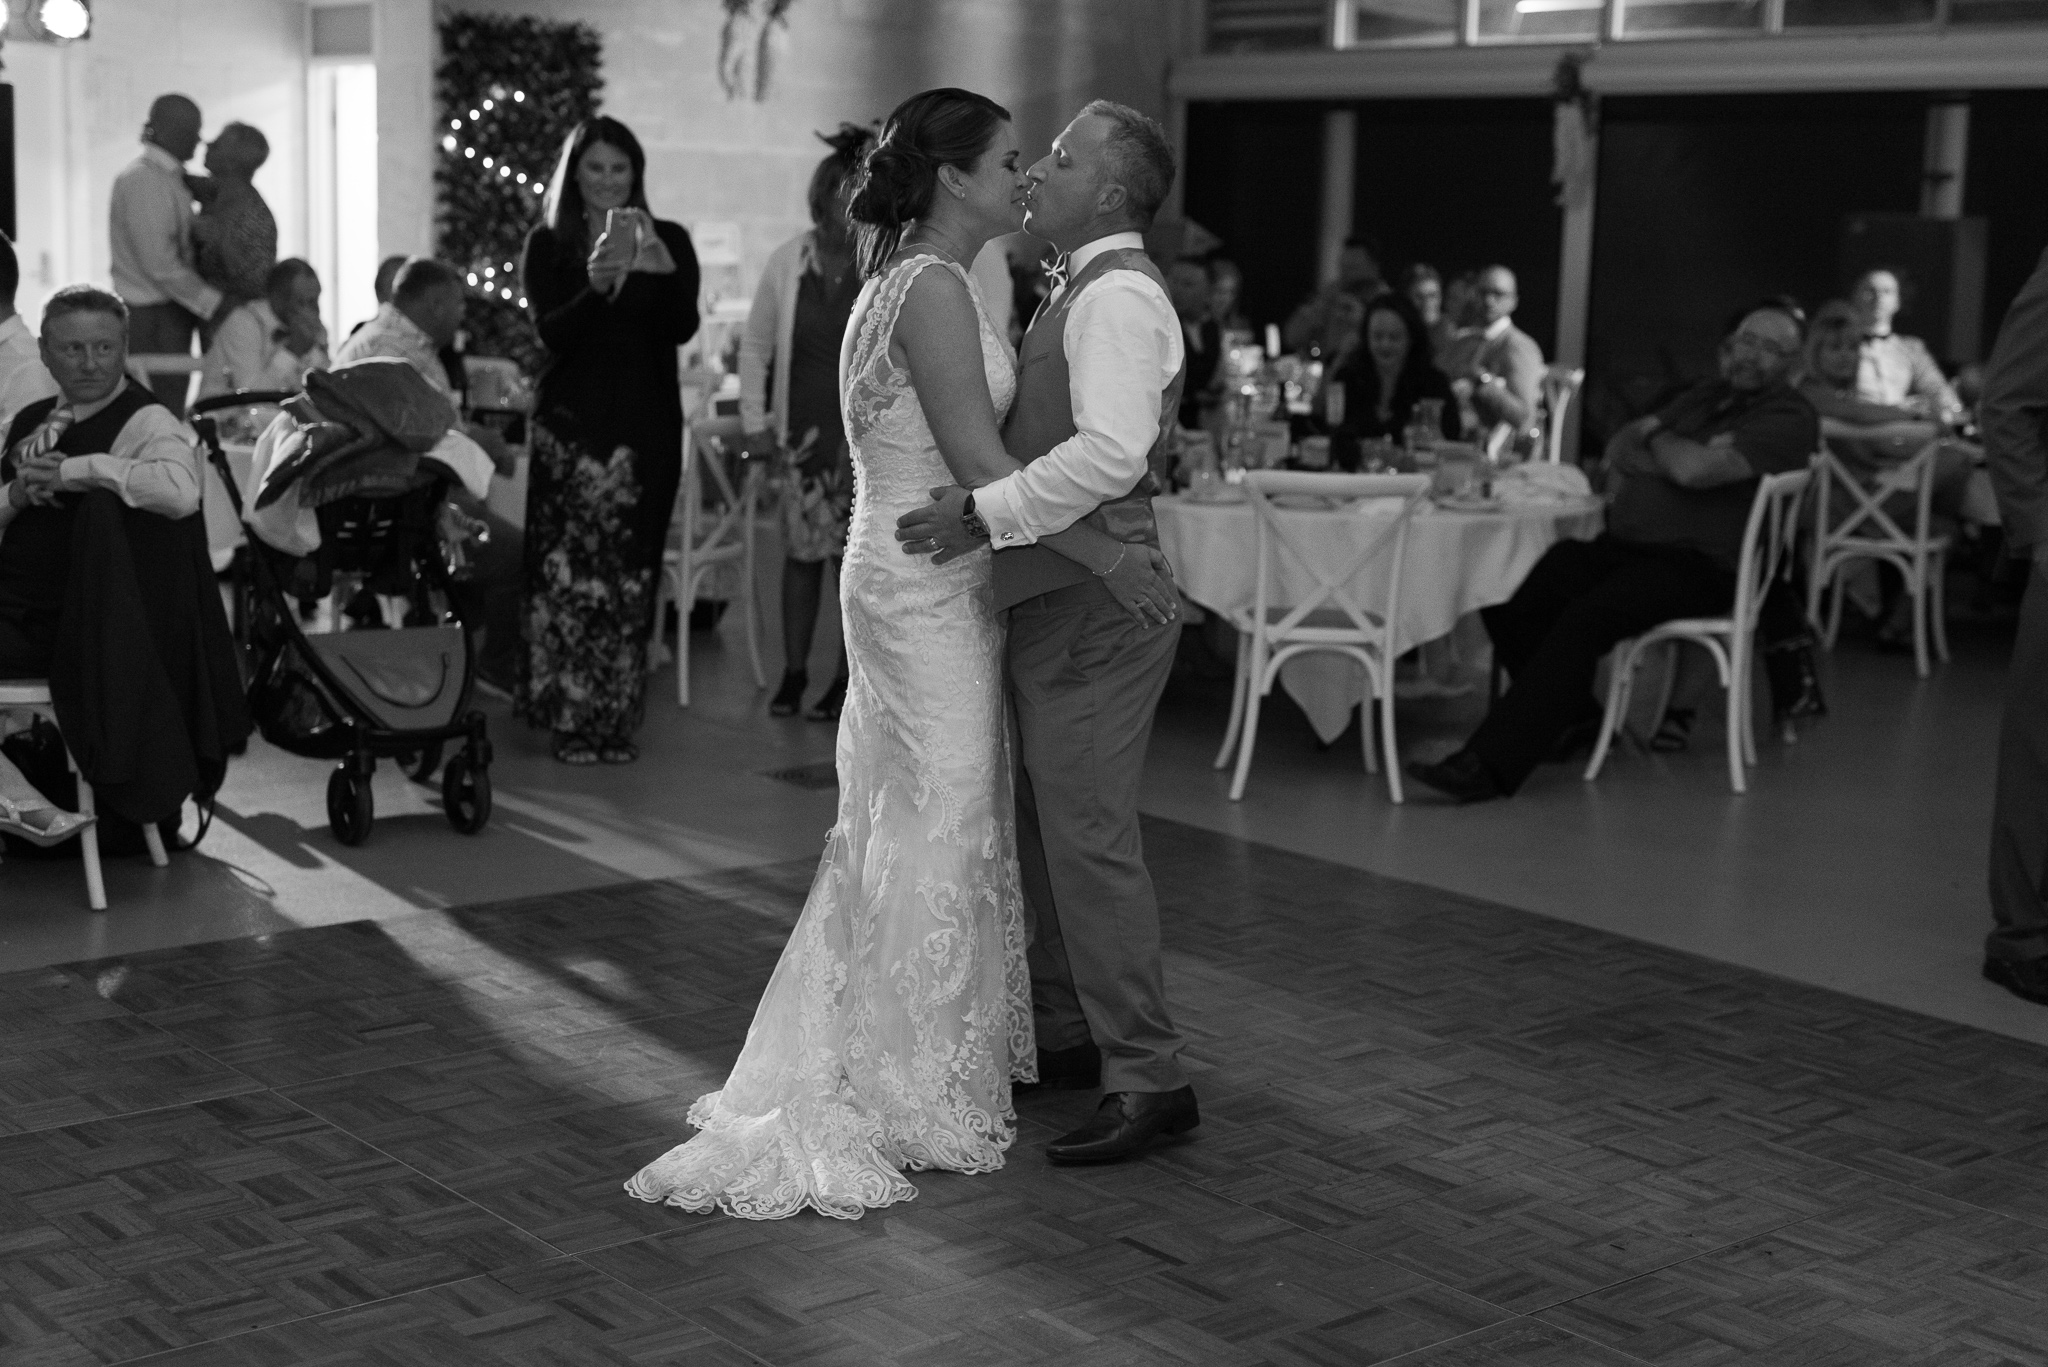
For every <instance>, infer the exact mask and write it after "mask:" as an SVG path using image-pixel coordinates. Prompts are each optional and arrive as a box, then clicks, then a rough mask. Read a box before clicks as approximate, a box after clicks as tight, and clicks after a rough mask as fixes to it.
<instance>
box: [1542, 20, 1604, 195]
mask: <svg viewBox="0 0 2048 1367" xmlns="http://www.w3.org/2000/svg"><path fill="white" fill-rule="evenodd" d="M1591 55H1592V54H1591V53H1585V52H1567V53H1566V54H1565V55H1564V56H1562V57H1560V58H1558V59H1557V70H1556V71H1555V72H1554V73H1553V74H1552V76H1551V78H1550V92H1551V93H1550V98H1551V109H1552V114H1551V130H1550V131H1551V161H1550V183H1551V184H1552V185H1554V186H1555V187H1556V188H1557V195H1556V203H1557V204H1559V205H1560V206H1562V207H1564V208H1566V209H1576V208H1581V207H1583V206H1584V205H1586V204H1587V203H1589V202H1591V200H1592V197H1593V180H1594V177H1595V176H1596V175H1597V174H1598V173H1599V169H1600V168H1599V159H1600V157H1599V128H1600V97H1599V96H1598V95H1596V94H1594V93H1593V92H1592V91H1590V90H1588V89H1587V88H1586V80H1585V66H1586V60H1587V58H1588V57H1590V56H1591Z"/></svg>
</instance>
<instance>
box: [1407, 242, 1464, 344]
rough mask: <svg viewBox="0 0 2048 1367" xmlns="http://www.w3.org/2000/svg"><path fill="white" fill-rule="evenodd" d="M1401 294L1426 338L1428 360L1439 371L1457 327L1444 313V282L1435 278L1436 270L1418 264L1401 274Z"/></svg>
mask: <svg viewBox="0 0 2048 1367" xmlns="http://www.w3.org/2000/svg"><path fill="white" fill-rule="evenodd" d="M1401 293H1402V294H1403V295H1405V296H1407V299H1408V302H1409V303H1411V304H1413V305H1415V312H1416V314H1417V315H1418V316H1419V317H1420V318H1421V319H1422V326H1423V330H1424V331H1425V332H1426V333H1427V335H1428V337H1429V359H1430V361H1431V363H1433V364H1434V365H1436V366H1437V367H1438V368H1441V367H1442V366H1443V363H1444V355H1445V353H1446V352H1447V351H1448V350H1449V349H1450V345H1451V343H1452V342H1454V341H1456V340H1457V337H1458V325H1457V323H1456V322H1455V321H1453V320H1452V319H1451V317H1450V315H1448V314H1447V313H1445V312H1444V278H1443V277H1442V276H1441V275H1438V274H1437V270H1436V267H1434V266H1432V265H1430V264H1429V263H1428V262H1426V261H1418V262H1416V263H1415V264H1414V265H1412V266H1410V267H1409V268H1408V269H1407V270H1406V271H1404V272H1402V274H1401Z"/></svg>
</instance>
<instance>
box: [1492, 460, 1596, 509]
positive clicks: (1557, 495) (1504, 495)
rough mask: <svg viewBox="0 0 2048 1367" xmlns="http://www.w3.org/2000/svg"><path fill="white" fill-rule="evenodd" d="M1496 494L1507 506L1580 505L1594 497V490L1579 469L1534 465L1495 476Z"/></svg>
mask: <svg viewBox="0 0 2048 1367" xmlns="http://www.w3.org/2000/svg"><path fill="white" fill-rule="evenodd" d="M1493 493H1494V497H1496V498H1498V499H1499V500H1500V501H1501V502H1503V503H1577V502H1579V501H1580V500H1581V499H1587V498H1591V497H1592V495H1593V486H1592V485H1590V484H1588V483H1587V482H1586V472H1585V471H1583V470H1581V469H1580V468H1579V467H1578V466H1576V465H1552V464H1551V463H1550V462H1549V461H1530V462H1528V463H1527V464H1524V465H1514V466H1510V467H1508V468H1507V469H1505V470H1503V471H1501V472H1500V473H1499V474H1498V475H1496V476H1494V480H1493Z"/></svg>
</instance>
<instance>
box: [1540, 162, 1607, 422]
mask: <svg viewBox="0 0 2048 1367" xmlns="http://www.w3.org/2000/svg"><path fill="white" fill-rule="evenodd" d="M1586 161H1587V165H1588V167H1589V168H1590V171H1589V174H1587V176H1586V177H1585V179H1584V181H1583V183H1582V184H1581V185H1579V186H1578V187H1577V190H1576V193H1569V194H1567V195H1566V196H1565V202H1564V225H1563V234H1562V239H1563V240H1562V242H1561V243H1560V245H1559V249H1558V265H1557V354H1556V355H1555V356H1553V357H1551V360H1552V361H1554V362H1555V363H1557V364H1558V365H1567V366H1583V365H1585V364H1586V317H1587V314H1588V313H1589V311H1590V310H1591V308H1592V302H1593V221H1594V207H1595V205H1596V203H1597V201H1598V197H1599V185H1600V176H1599V170H1598V168H1599V165H1600V134H1599V132H1598V131H1597V125H1595V131H1594V132H1593V133H1592V134H1591V135H1590V136H1589V137H1588V138H1587V140H1586ZM1585 408H1586V403H1585V394H1584V391H1583V388H1582V389H1581V392H1580V394H1579V397H1578V398H1576V399H1574V400H1573V401H1572V403H1571V405H1570V410H1569V411H1568V412H1567V413H1566V415H1565V422H1564V441H1563V450H1564V458H1565V459H1566V460H1568V461H1576V460H1577V459H1578V454H1579V419H1580V416H1581V415H1582V414H1583V413H1584V412H1585Z"/></svg>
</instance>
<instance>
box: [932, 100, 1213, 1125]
mask: <svg viewBox="0 0 2048 1367" xmlns="http://www.w3.org/2000/svg"><path fill="white" fill-rule="evenodd" d="M1027 174H1028V176H1029V178H1030V180H1031V182H1032V188H1031V190H1030V192H1029V194H1028V197H1027V198H1026V200H1025V214H1024V226H1025V229H1026V230H1027V231H1029V232H1031V233H1032V234H1034V235H1036V236H1038V237H1041V238H1044V239H1046V240H1047V241H1049V242H1051V243H1052V244H1053V246H1054V247H1055V248H1057V249H1058V250H1059V252H1060V254H1061V258H1062V259H1061V265H1060V267H1056V268H1055V271H1054V276H1053V279H1054V288H1053V291H1052V294H1051V296H1050V297H1049V298H1047V300H1046V301H1045V303H1044V304H1043V305H1042V306H1041V307H1040V308H1039V310H1038V315H1037V317H1035V318H1034V319H1033V320H1032V323H1031V328H1030V330H1029V331H1028V332H1026V333H1025V334H1024V345H1023V348H1022V355H1021V356H1020V358H1019V361H1020V365H1019V371H1018V377H1017V398H1016V402H1015V403H1014V404H1013V405H1012V406H1011V408H1010V416H1009V421H1008V423H1007V424H1006V425H1005V427H1004V429H1003V444H1004V446H1005V447H1007V448H1008V450H1009V452H1010V454H1011V455H1012V456H1014V457H1016V458H1017V459H1018V460H1019V461H1022V462H1023V463H1024V468H1023V469H1022V470H1020V471H1018V472H1017V473H1015V474H1013V475H1010V476H1008V477H1007V478H1004V479H1000V480H997V481H996V482H995V483H993V484H990V485H987V486H985V487H983V488H981V489H977V490H975V491H974V492H973V493H971V494H968V493H965V492H964V491H962V490H958V489H948V490H943V491H938V492H937V496H936V498H935V501H934V503H933V504H932V505H931V506H930V507H928V508H924V509H919V510H917V511H915V512H912V513H908V514H905V515H904V517H903V518H902V519H900V520H899V523H898V527H899V530H898V532H897V536H898V539H899V540H904V541H925V540H929V541H931V542H932V543H933V544H934V545H935V546H937V547H938V548H940V549H944V548H946V547H948V546H953V547H965V546H970V545H973V544H976V543H977V542H978V541H979V540H981V539H984V538H985V539H987V540H988V541H989V542H990V543H991V544H992V545H993V546H994V547H995V559H994V569H993V574H992V578H993V583H994V589H995V606H996V608H997V609H998V610H1002V609H1008V610H1009V624H1010V631H1009V679H1010V697H1011V710H1012V712H1013V713H1014V715H1015V717H1016V723H1017V733H1018V741H1019V745H1020V754H1019V760H1020V763H1019V767H1018V774H1017V854H1018V858H1019V861H1020V862H1021V863H1022V865H1023V873H1024V892H1025V897H1026V900H1027V901H1028V902H1029V904H1030V908H1031V915H1032V943H1031V950H1030V958H1031V986H1032V999H1033V1006H1034V1013H1033V1014H1034V1015H1035V1017H1036V1025H1037V1034H1038V1044H1039V1051H1038V1069H1039V1079H1040V1082H1041V1084H1042V1085H1045V1086H1049V1087H1054V1088H1062V1089H1074V1090H1085V1089H1089V1088H1093V1087H1096V1086H1101V1087H1102V1088H1103V1091H1104V1095H1103V1098H1102V1103H1101V1105H1100V1107H1099V1108H1098V1109H1097V1110H1096V1112H1095V1115H1094V1117H1093V1119H1091V1120H1090V1121H1089V1122H1088V1123H1087V1124H1086V1125H1084V1126H1082V1127H1081V1128H1080V1129H1079V1130H1076V1131H1075V1132H1073V1133H1072V1134H1068V1135H1064V1136H1062V1137H1061V1138H1059V1139H1057V1140H1055V1141H1053V1143H1052V1144H1051V1145H1049V1146H1048V1147H1047V1149H1046V1154H1047V1156H1048V1157H1050V1158H1051V1159H1052V1160H1053V1161H1054V1162H1059V1163H1105V1162H1114V1161H1116V1160H1117V1159H1121V1158H1128V1157H1130V1156H1132V1155H1133V1154H1136V1153H1138V1152H1140V1151H1142V1150H1143V1149H1144V1148H1145V1147H1146V1146H1147V1145H1148V1144H1150V1143H1151V1142H1152V1141H1153V1140H1154V1139H1156V1138H1158V1137H1159V1136H1161V1135H1168V1134H1179V1133H1181V1132H1183V1131H1186V1130H1190V1129H1193V1128H1194V1127H1195V1125H1196V1124H1197V1123H1199V1120H1200V1117H1199V1115H1198V1113H1197V1111H1196V1109H1195V1093H1194V1089H1193V1088H1192V1087H1190V1086H1189V1085H1188V1079H1187V1074H1186V1073H1185V1072H1183V1071H1182V1069H1181V1065H1180V1058H1179V1055H1180V1051H1181V1047H1182V1040H1181V1037H1180V1033H1179V1031H1177V1030H1175V1029H1174V1026H1173V1020H1172V1018H1171V1016H1170V1015H1169V1013H1168V1012H1167V1009H1166V987H1165V981H1164V976H1163V974H1162V972H1161V967H1160V957H1159V903H1158V900H1157V898H1156V897H1155V896H1154V894H1153V891H1152V877H1151V875H1150V874H1149V873H1148V872H1147V871H1146V869H1145V860H1144V852H1143V849H1142V848H1141V845H1140V841H1139V832H1138V783H1139V779H1140V778H1141V776H1142V774H1143V771H1144V767H1145V746H1146V742H1147V741H1148V740H1149V739H1150V737H1151V732H1152V714H1153V711H1154V709H1155V708H1156V707H1157V706H1158V704H1159V695H1160V694H1161V693H1162V692H1163V691H1164V690H1165V688H1166V676H1167V673H1168V671H1169V670H1170V669H1171V668H1172V665H1173V657H1174V650H1175V647H1176V645H1177V644H1178V641H1179V636H1180V633H1179V632H1178V631H1177V630H1176V629H1175V624H1174V623H1173V622H1159V623H1150V622H1140V621H1138V620H1137V619H1136V618H1135V617H1134V616H1133V615H1132V613H1131V612H1130V611H1128V610H1126V609H1125V608H1124V607H1122V606H1121V605H1120V604H1119V603H1118V602H1117V601H1116V599H1115V598H1114V597H1113V596H1112V595H1111V594H1110V592H1109V590H1108V588H1107V587H1105V585H1104V584H1103V583H1102V582H1101V581H1100V580H1098V579H1096V578H1094V577H1093V576H1091V575H1090V574H1089V572H1088V571H1087V570H1085V569H1083V568H1082V567H1081V566H1079V565H1077V564H1075V563H1074V562H1073V561H1071V560H1067V559H1065V558H1063V557H1061V556H1059V555H1056V554H1054V553H1053V552H1051V551H1049V550H1047V549H1046V548H1044V547H1042V546H1039V545H1036V544H1034V543H1035V542H1036V541H1037V539H1038V538H1039V537H1041V536H1050V535H1052V534H1053V533H1054V532H1058V531H1062V530H1064V529H1065V528H1067V527H1069V526H1071V525H1073V524H1074V523H1075V522H1079V521H1084V520H1085V521H1087V522H1089V523H1090V524H1092V525H1093V526H1095V527H1097V528H1099V529H1100V530H1102V531H1105V532H1107V533H1109V534H1110V535H1111V536H1113V537H1115V538H1116V539H1117V540H1119V541H1122V542H1124V543H1125V545H1126V548H1127V549H1126V550H1125V552H1124V554H1127V555H1131V556H1137V557H1140V558H1141V559H1143V560H1145V561H1146V562H1148V563H1149V564H1150V565H1151V567H1152V569H1153V571H1154V573H1156V574H1158V575H1159V576H1160V577H1161V579H1162V581H1163V582H1162V584H1161V586H1160V587H1161V590H1162V593H1161V601H1164V602H1167V603H1173V602H1177V601H1178V594H1177V591H1175V590H1174V589H1173V588H1172V585H1171V579H1170V571H1169V570H1168V568H1167V564H1166V558H1165V557H1164V556H1163V555H1161V554H1160V553H1159V530H1158V525H1157V523H1156V522H1155V521H1154V520H1153V516H1152V494H1153V492H1154V486H1153V481H1152V477H1151V474H1150V463H1151V459H1152V457H1153V455H1154V454H1155V452H1156V451H1157V449H1158V447H1159V446H1160V444H1161V443H1162V442H1163V441H1164V440H1165V437H1166V434H1167V432H1168V431H1170V430H1171V428H1172V425H1173V422H1174V416H1175V413H1176V412H1177V410H1178V408H1179V406H1180V390H1181V383H1182V380H1183V378H1184V374H1185V367H1184V365H1183V357H1184V352H1183V345H1182V341H1181V326H1180V319H1179V317H1178V315H1176V314H1175V312H1174V309H1173V304H1172V302H1171V300H1170V299H1169V298H1168V296H1167V292H1166V282H1165V280H1164V279H1163V278H1162V277H1161V275H1160V273H1159V269H1158V267H1156V266H1154V265H1153V264H1152V262H1151V260H1150V259H1149V258H1148V257H1147V256H1146V255H1145V250H1144V239H1143V237H1142V236H1141V234H1142V233H1143V232H1144V231H1145V229H1147V228H1149V227H1150V226H1151V225H1152V217H1153V215H1154V214H1155V213H1157V212H1158V210H1159V206H1160V204H1161V202H1162V201H1164V200H1165V198H1166V193H1167V191H1168V189H1170V188H1171V187H1172V185H1173V175H1174V164H1173V149H1172V148H1171V146H1170V145H1169V144H1168V143H1167V141H1166V136H1165V134H1164V132H1163V131H1162V130H1161V129H1160V127H1159V125H1158V124H1157V123H1154V122H1153V121H1152V120H1151V119H1148V118H1146V117H1145V116H1144V115H1143V114H1141V113H1139V112H1138V111H1137V110H1135V109H1129V108H1126V107H1124V106H1123V105H1119V104H1112V103H1110V102H1109V101H1107V100H1097V101H1095V102H1094V103H1093V104H1090V105H1089V106H1088V107H1087V108H1085V109H1083V110H1082V111H1081V113H1080V114H1079V116H1077V117H1076V118H1075V119H1074V121H1073V122H1072V123H1070V124H1068V125H1067V127H1066V130H1065V131H1064V132H1062V133H1061V134H1060V136H1059V138H1058V139H1057V140H1055V141H1054V143H1053V146H1052V151H1051V152H1049V153H1048V154H1047V155H1046V156H1045V157H1044V158H1042V159H1041V160H1040V161H1039V162H1038V163H1037V164H1036V165H1034V166H1033V167H1032V168H1031V169H1030V171H1029V172H1028V173H1027Z"/></svg>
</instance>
